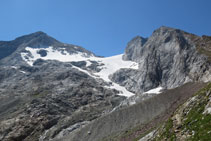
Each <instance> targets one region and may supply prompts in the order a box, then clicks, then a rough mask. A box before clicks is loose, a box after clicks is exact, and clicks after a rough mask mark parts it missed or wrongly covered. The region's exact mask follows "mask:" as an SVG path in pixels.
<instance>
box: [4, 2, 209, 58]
mask: <svg viewBox="0 0 211 141" xmlns="http://www.w3.org/2000/svg"><path fill="white" fill-rule="evenodd" d="M0 18H1V20H0V40H12V39H14V38H16V37H18V36H21V35H24V34H29V33H32V32H36V31H44V32H46V33H47V34H49V35H50V36H53V37H55V38H56V39H57V40H60V41H62V42H65V43H71V44H76V45H80V46H82V47H84V48H86V49H88V50H90V51H93V52H94V53H95V54H97V55H101V56H111V55H115V54H120V53H123V52H124V49H125V47H126V44H127V42H128V41H129V40H131V39H132V38H133V37H134V36H136V35H141V36H143V37H148V36H150V35H151V33H152V32H153V30H155V29H156V28H158V27H160V26H162V25H165V26H170V27H174V28H180V29H183V30H185V31H188V32H191V33H194V34H197V35H203V34H206V35H211V0H0Z"/></svg>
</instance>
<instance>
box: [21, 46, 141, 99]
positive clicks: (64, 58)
mask: <svg viewBox="0 0 211 141" xmlns="http://www.w3.org/2000/svg"><path fill="white" fill-rule="evenodd" d="M25 50H26V52H22V53H21V57H22V59H23V60H24V61H26V62H27V63H28V64H29V65H30V66H33V63H34V62H35V61H36V60H37V59H43V60H57V61H61V62H77V61H86V63H87V64H86V66H87V67H88V66H89V65H91V61H96V62H98V63H100V64H102V66H100V69H101V70H100V71H99V72H96V73H90V72H88V71H87V70H83V69H81V68H79V67H76V66H74V67H75V68H77V69H79V70H80V71H83V72H85V73H87V74H89V75H90V76H92V77H95V78H101V79H103V80H105V81H106V82H111V80H110V79H109V75H111V74H113V73H114V72H116V71H117V70H119V69H121V68H130V69H138V64H137V63H136V62H132V61H124V60H122V56H123V54H120V55H116V56H112V57H106V58H102V57H96V56H93V55H88V54H86V53H82V52H77V53H74V54H70V53H68V52H67V51H66V49H65V48H53V47H51V46H50V47H48V48H31V47H26V48H25ZM40 51H42V52H45V53H44V55H41V54H40V53H39V52H40ZM109 88H112V89H116V90H118V91H120V94H119V95H123V96H126V97H130V96H132V95H134V94H133V93H131V92H129V91H128V90H126V89H125V88H124V87H122V86H120V85H119V84H117V83H114V82H112V85H111V86H110V87H109Z"/></svg>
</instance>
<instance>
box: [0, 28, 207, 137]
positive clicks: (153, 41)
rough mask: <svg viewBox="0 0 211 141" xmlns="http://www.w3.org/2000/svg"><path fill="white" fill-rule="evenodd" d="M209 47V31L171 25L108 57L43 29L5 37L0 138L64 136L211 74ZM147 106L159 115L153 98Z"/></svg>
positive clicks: (0, 59)
mask: <svg viewBox="0 0 211 141" xmlns="http://www.w3.org/2000/svg"><path fill="white" fill-rule="evenodd" d="M7 47H8V48H10V47H11V50H9V51H8V52H6V53H5V48H7ZM209 47H210V37H209V36H203V37H199V36H195V35H193V34H189V33H187V32H184V31H182V30H178V29H174V28H169V27H160V28H159V29H157V30H155V31H154V32H153V33H152V35H151V36H150V37H148V38H143V37H141V36H136V37H135V38H133V39H132V40H131V41H130V42H129V43H128V44H127V47H126V49H125V52H124V54H121V55H117V56H112V57H105V58H102V57H98V56H96V55H95V54H94V53H92V52H90V51H88V50H86V49H84V48H82V47H80V46H77V45H71V44H65V43H61V42H59V41H57V40H56V39H54V38H52V37H49V36H48V35H47V34H46V33H43V32H36V33H32V34H29V35H26V36H22V37H19V38H16V39H15V40H13V41H9V42H0V66H1V67H0V103H1V104H0V109H2V110H0V119H1V121H0V127H4V128H0V140H32V141H34V140H35V141H37V140H40V141H46V140H50V139H58V138H59V139H62V138H63V137H64V136H67V135H68V134H72V133H74V132H75V131H76V130H79V131H80V130H84V129H83V128H84V127H89V126H91V125H92V124H91V123H92V122H95V120H96V121H97V119H100V117H102V116H104V115H105V116H107V115H109V114H111V116H112V113H118V111H121V109H124V108H126V109H127V108H128V109H130V107H133V106H134V105H135V106H134V107H136V106H137V105H138V104H140V103H142V104H143V103H144V101H145V100H149V101H150V100H152V99H153V98H154V97H155V96H156V97H157V98H158V99H160V98H161V99H162V96H165V95H164V93H165V91H168V90H169V89H174V88H177V87H178V88H180V87H183V86H184V85H185V84H186V83H196V85H197V86H199V85H198V84H197V83H198V82H209V81H211V77H210V76H211V75H210V74H211V67H210V62H209V56H207V55H209V54H207V48H208V49H209ZM6 51H7V50H6ZM208 53H209V52H208ZM149 91H150V92H151V93H148V92H149ZM160 93H161V94H160ZM190 95H191V93H190ZM190 95H189V96H190ZM180 100H181V99H180V98H179V99H178V102H182V101H180ZM165 102H166V103H168V101H167V100H166V101H165ZM157 104H158V106H159V103H157ZM160 106H161V105H160ZM168 106H170V105H168ZM6 107H8V108H6ZM147 107H148V106H147ZM151 110H153V109H151ZM130 112H137V113H138V111H136V110H135V111H130V110H128V111H127V112H126V113H127V115H130V114H131V115H133V114H134V113H130ZM122 114H124V112H123V113H122ZM146 114H152V117H154V116H156V114H155V113H150V106H149V110H148V111H146ZM127 115H126V116H127ZM137 118H138V117H137ZM142 118H143V121H146V120H147V119H146V118H145V117H142ZM134 120H136V119H134ZM137 120H138V119H137ZM128 121H129V120H128ZM98 122H99V125H100V124H102V123H103V121H99V120H98ZM101 122H102V123H101ZM112 122H113V121H112ZM123 122H124V123H127V120H126V121H123ZM130 123H131V125H127V127H129V126H134V123H132V121H131V120H130ZM109 124H110V123H108V125H109ZM96 128H97V127H96ZM17 129H20V130H18V132H16V131H17ZM93 130H95V127H93ZM111 131H112V130H111ZM96 134H98V133H96ZM100 134H102V133H99V135H100ZM109 134H110V133H108V136H109ZM88 135H89V133H88ZM90 137H93V136H92V135H91V136H90ZM76 138H77V137H76Z"/></svg>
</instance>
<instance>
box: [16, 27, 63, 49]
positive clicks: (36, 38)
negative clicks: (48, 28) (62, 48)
mask: <svg viewBox="0 0 211 141" xmlns="http://www.w3.org/2000/svg"><path fill="white" fill-rule="evenodd" d="M15 41H17V42H21V43H24V45H25V46H31V47H42V46H52V45H58V44H61V42H59V41H57V40H56V39H54V38H52V37H50V36H49V35H47V34H46V33H44V32H42V31H38V32H35V33H32V34H28V35H24V36H21V37H18V38H16V39H15Z"/></svg>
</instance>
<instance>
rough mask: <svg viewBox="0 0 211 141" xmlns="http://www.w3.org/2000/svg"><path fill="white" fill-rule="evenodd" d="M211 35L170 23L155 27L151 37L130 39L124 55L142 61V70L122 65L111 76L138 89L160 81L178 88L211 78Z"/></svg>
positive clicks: (145, 88) (128, 58) (147, 88)
mask: <svg viewBox="0 0 211 141" xmlns="http://www.w3.org/2000/svg"><path fill="white" fill-rule="evenodd" d="M209 39H210V38H209V37H207V38H206V39H205V37H198V36H196V35H193V34H189V33H186V32H184V31H181V30H178V29H173V28H168V27H161V28H159V29H157V30H155V31H154V32H153V34H152V35H151V36H150V37H149V38H148V39H144V38H142V37H136V38H134V39H133V40H132V41H130V42H129V43H128V46H127V48H126V50H125V54H124V56H123V59H125V60H133V61H136V62H138V63H139V70H138V71H135V72H134V71H131V70H128V69H122V70H119V71H118V72H116V73H115V74H113V75H112V76H111V79H112V80H113V81H114V82H117V83H119V84H120V85H122V86H125V87H126V88H127V89H128V90H131V91H133V92H137V93H138V92H143V91H146V90H149V89H151V88H154V87H158V86H159V85H160V86H162V87H165V88H174V87H177V86H180V85H182V84H184V83H186V82H191V81H205V82H207V81H210V80H211V77H210V72H211V70H210V67H209V65H210V63H209V61H208V60H209V52H208V51H207V49H208V50H209V46H210V40H209ZM202 41H203V42H202ZM200 43H202V44H203V46H202V45H200ZM205 50H206V51H205Z"/></svg>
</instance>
